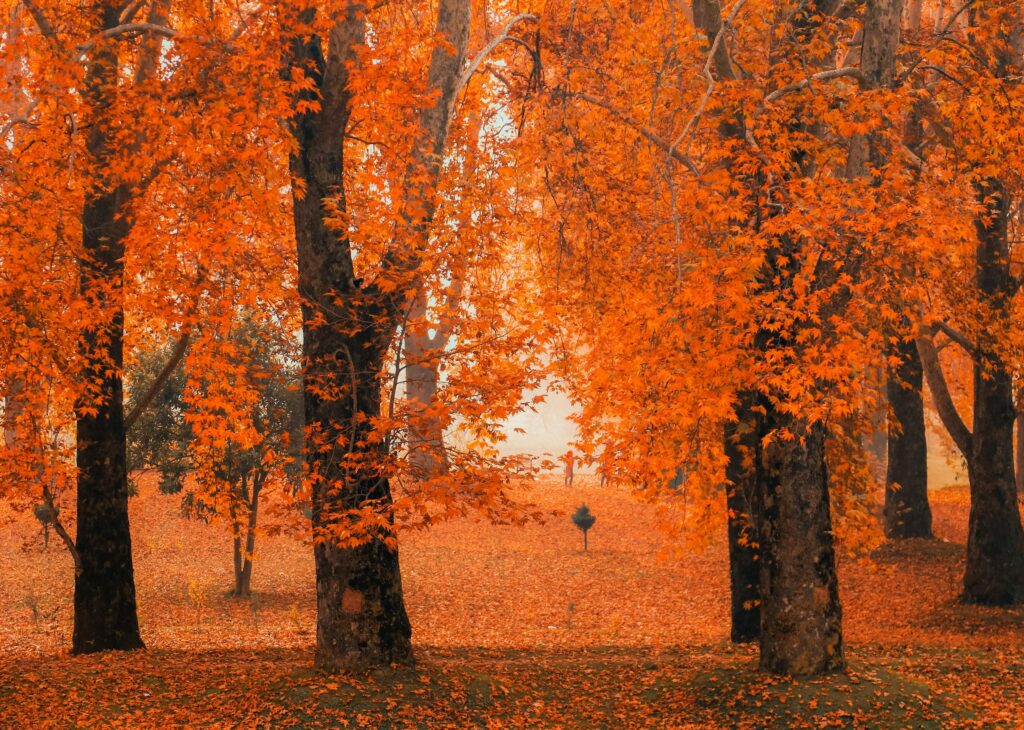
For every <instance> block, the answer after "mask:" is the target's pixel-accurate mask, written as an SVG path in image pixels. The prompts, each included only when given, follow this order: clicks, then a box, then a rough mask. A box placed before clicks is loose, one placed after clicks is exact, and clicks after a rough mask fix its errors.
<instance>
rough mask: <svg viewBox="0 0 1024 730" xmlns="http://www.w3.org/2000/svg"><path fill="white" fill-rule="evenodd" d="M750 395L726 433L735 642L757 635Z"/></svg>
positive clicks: (756, 458) (755, 427) (756, 432)
mask: <svg viewBox="0 0 1024 730" xmlns="http://www.w3.org/2000/svg"><path fill="white" fill-rule="evenodd" d="M751 397H752V396H748V397H747V398H745V399H743V400H741V402H740V404H739V405H738V406H737V408H736V416H737V421H736V423H733V424H727V426H726V431H725V455H726V457H727V458H728V464H727V465H726V468H725V478H726V481H727V482H728V484H727V485H726V508H727V510H728V528H729V530H728V534H729V588H730V598H731V609H732V610H731V614H732V623H731V631H730V636H731V638H732V641H733V642H735V643H737V644H743V643H748V642H751V641H757V639H758V637H759V636H760V634H761V590H760V586H761V563H760V546H759V540H758V529H757V522H758V520H759V516H760V508H759V507H758V505H757V504H756V503H755V500H756V497H757V493H758V482H759V480H760V479H761V478H762V474H761V473H760V439H761V436H762V435H763V433H762V429H761V428H760V419H759V418H758V417H757V414H756V413H755V412H754V411H753V408H752V406H753V402H752V401H751Z"/></svg>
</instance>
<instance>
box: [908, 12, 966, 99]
mask: <svg viewBox="0 0 1024 730" xmlns="http://www.w3.org/2000/svg"><path fill="white" fill-rule="evenodd" d="M975 2H976V0H967V2H966V3H964V4H963V5H962V6H961V7H960V9H959V10H957V11H956V12H955V13H953V15H952V17H950V19H949V22H947V23H946V26H945V27H944V28H943V29H942V30H941V31H940V32H939V33H937V34H936V37H935V40H934V41H932V43H931V45H930V46H928V47H927V48H925V49H924V50H923V51H922V52H921V53H920V54H918V56H917V58H916V59H914V62H913V63H911V64H910V65H909V66H907V70H906V71H904V72H903V73H902V74H900V78H899V81H898V82H897V84H902V83H903V82H904V81H906V80H907V79H908V78H910V75H911V74H912V73H914V71H916V70H917V67H918V66H920V65H921V62H922V61H924V59H925V58H926V57H927V56H928V54H929V53H930V52H931V51H932V49H934V48H935V46H937V45H938V44H939V43H941V42H942V40H943V39H944V38H945V37H946V34H947V33H949V29H950V28H952V27H953V23H955V22H956V19H957V18H959V17H960V16H961V15H962V14H963V12H964V11H965V10H967V9H968V8H969V7H971V6H972V5H974V3H975ZM940 17H941V13H940ZM936 20H937V19H936Z"/></svg>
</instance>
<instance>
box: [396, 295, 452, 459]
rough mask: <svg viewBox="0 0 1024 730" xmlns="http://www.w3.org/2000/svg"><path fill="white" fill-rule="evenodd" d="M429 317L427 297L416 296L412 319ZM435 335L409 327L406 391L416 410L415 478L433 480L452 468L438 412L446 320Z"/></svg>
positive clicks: (411, 442) (412, 456)
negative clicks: (441, 355)
mask: <svg viewBox="0 0 1024 730" xmlns="http://www.w3.org/2000/svg"><path fill="white" fill-rule="evenodd" d="M425 316H426V297H425V294H424V293H423V292H420V294H419V295H418V296H417V297H416V302H415V304H414V306H413V310H412V312H411V313H410V319H411V320H412V321H413V322H416V323H417V324H419V323H420V322H421V321H422V319H423V317H425ZM439 328H440V329H439V331H438V332H437V333H436V334H435V335H434V336H433V337H432V336H430V334H429V333H428V332H424V331H419V330H416V331H410V330H406V335H405V342H404V351H405V390H406V396H407V397H408V399H409V401H410V402H411V404H412V405H413V407H414V409H415V412H414V414H413V416H412V422H411V423H410V428H409V465H410V466H411V467H412V472H413V477H414V478H416V479H429V478H430V477H432V476H435V475H437V474H443V473H445V472H447V471H448V456H447V453H446V451H445V445H444V426H443V424H442V423H441V418H440V417H439V415H438V414H437V412H436V410H435V409H436V408H437V403H436V402H435V400H436V396H437V388H438V358H439V357H440V354H441V350H442V348H443V347H444V346H445V344H446V343H447V342H448V336H449V333H448V331H447V330H446V328H445V323H443V322H442V323H440V324H439Z"/></svg>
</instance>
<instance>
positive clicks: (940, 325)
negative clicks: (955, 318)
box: [933, 322, 978, 357]
mask: <svg viewBox="0 0 1024 730" xmlns="http://www.w3.org/2000/svg"><path fill="white" fill-rule="evenodd" d="M933 326H934V327H935V329H937V330H939V331H940V332H942V334H944V335H946V337H948V338H949V339H951V340H952V341H953V342H955V343H956V344H958V345H960V347H962V348H963V349H964V351H965V352H966V353H967V354H968V355H970V356H971V357H975V356H976V355H977V354H978V346H977V345H975V344H974V343H973V342H971V341H970V340H969V339H968V338H967V336H966V335H964V334H963V333H962V332H960V331H959V330H955V329H953V328H952V327H950V326H949V325H948V324H946V323H945V322H936V323H935V324H934V325H933Z"/></svg>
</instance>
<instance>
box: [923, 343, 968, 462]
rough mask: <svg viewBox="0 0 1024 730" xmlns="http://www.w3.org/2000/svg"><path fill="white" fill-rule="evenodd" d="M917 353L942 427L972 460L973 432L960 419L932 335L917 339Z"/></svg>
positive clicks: (965, 456)
mask: <svg viewBox="0 0 1024 730" xmlns="http://www.w3.org/2000/svg"><path fill="white" fill-rule="evenodd" d="M917 353H918V355H920V356H921V365H922V366H923V367H924V375H925V378H926V379H927V380H928V389H929V390H930V391H931V392H932V400H933V401H934V403H935V410H936V411H938V412H939V418H940V419H941V420H942V425H943V426H945V427H946V430H947V431H949V435H950V436H952V437H953V442H954V443H955V444H956V447H957V448H958V449H960V453H961V454H963V456H964V458H965V459H970V458H971V440H972V438H973V436H972V435H971V430H970V429H969V428H967V424H965V423H964V420H963V419H962V418H961V417H960V413H959V411H957V409H956V404H955V403H954V402H953V398H952V397H951V396H950V395H949V387H948V385H947V384H946V376H945V375H944V374H943V372H942V363H941V362H939V353H938V352H937V351H936V350H935V344H934V343H933V342H932V338H931V335H929V334H927V333H925V334H922V335H921V336H919V337H918V338H917Z"/></svg>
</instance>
